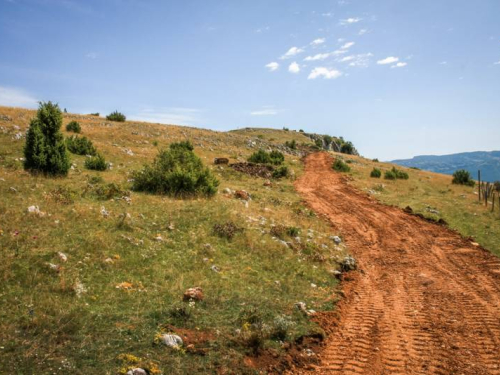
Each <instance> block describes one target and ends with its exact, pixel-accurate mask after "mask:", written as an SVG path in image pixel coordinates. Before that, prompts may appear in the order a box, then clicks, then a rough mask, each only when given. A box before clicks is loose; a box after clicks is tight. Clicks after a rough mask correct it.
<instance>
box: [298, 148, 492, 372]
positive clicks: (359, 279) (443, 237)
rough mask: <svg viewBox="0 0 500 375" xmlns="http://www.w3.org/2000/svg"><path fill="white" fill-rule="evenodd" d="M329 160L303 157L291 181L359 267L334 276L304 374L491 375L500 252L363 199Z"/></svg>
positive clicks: (323, 155) (318, 156) (322, 155)
mask: <svg viewBox="0 0 500 375" xmlns="http://www.w3.org/2000/svg"><path fill="white" fill-rule="evenodd" d="M331 163H332V157H331V156H330V155H329V154H327V153H315V154H311V155H309V156H308V157H307V159H306V161H305V174H304V175H303V176H302V177H301V178H300V179H299V180H298V181H297V182H296V189H297V190H298V191H299V193H301V195H302V196H303V198H304V199H305V200H306V201H307V203H308V204H309V205H310V207H311V208H312V209H314V210H315V211H316V212H317V213H318V214H322V215H325V216H326V217H327V218H328V220H329V221H330V222H331V223H332V224H333V226H334V227H335V228H336V229H338V230H339V231H340V233H342V236H343V238H344V240H345V242H346V244H347V245H348V247H349V249H350V251H351V253H352V254H353V255H354V257H355V258H356V259H357V261H358V263H359V270H358V271H355V272H353V273H351V274H349V277H348V279H349V281H344V282H343V292H344V295H345V297H344V298H343V299H342V300H341V302H340V303H339V305H338V308H337V311H338V317H337V318H335V319H334V318H332V319H331V321H327V322H326V323H325V324H326V325H327V326H328V327H325V328H326V329H327V330H328V331H329V332H331V334H330V335H329V337H328V338H327V342H326V344H325V348H324V350H323V352H322V353H321V354H320V358H321V363H320V365H319V366H318V367H317V368H316V369H315V370H314V371H313V372H315V373H319V374H475V375H477V374H500V260H499V259H498V258H496V257H495V256H493V255H492V254H490V253H489V252H487V251H485V250H484V249H481V248H480V247H478V246H475V245H474V244H473V243H472V242H471V241H470V240H467V239H464V238H462V237H461V236H460V235H459V234H457V233H456V232H454V231H452V230H450V229H448V228H446V227H443V226H439V225H436V224H433V223H429V222H427V221H425V220H423V219H421V218H419V217H416V216H413V215H410V214H407V213H405V212H403V211H402V210H401V209H399V208H396V207H390V206H386V205H383V204H380V203H378V202H376V201H375V200H372V199H371V198H370V197H368V196H367V195H366V194H364V193H362V192H360V191H358V190H357V189H355V188H354V187H352V186H351V185H349V184H348V183H347V180H346V178H345V177H344V176H343V175H341V174H339V173H336V172H334V171H333V170H332V169H331V168H330V166H331ZM297 373H300V371H297Z"/></svg>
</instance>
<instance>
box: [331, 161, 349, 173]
mask: <svg viewBox="0 0 500 375" xmlns="http://www.w3.org/2000/svg"><path fill="white" fill-rule="evenodd" d="M332 168H333V170H334V171H337V172H350V171H351V167H349V166H348V165H347V164H346V163H344V161H343V160H342V159H335V161H334V162H333V165H332Z"/></svg>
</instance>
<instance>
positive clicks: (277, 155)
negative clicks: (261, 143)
mask: <svg viewBox="0 0 500 375" xmlns="http://www.w3.org/2000/svg"><path fill="white" fill-rule="evenodd" d="M269 157H270V158H271V164H274V165H280V164H283V162H284V161H285V155H283V154H282V153H281V152H279V151H271V152H270V153H269Z"/></svg>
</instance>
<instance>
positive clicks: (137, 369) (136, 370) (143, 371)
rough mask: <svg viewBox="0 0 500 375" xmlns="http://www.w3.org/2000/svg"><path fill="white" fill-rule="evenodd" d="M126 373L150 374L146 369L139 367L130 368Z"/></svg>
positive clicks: (132, 374)
mask: <svg viewBox="0 0 500 375" xmlns="http://www.w3.org/2000/svg"><path fill="white" fill-rule="evenodd" d="M126 375H148V373H147V372H146V370H144V369H142V368H140V367H137V368H133V369H132V370H128V371H127V374H126Z"/></svg>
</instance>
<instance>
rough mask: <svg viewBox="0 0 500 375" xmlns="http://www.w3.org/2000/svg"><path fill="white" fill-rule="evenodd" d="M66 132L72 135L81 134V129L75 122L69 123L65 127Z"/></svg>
mask: <svg viewBox="0 0 500 375" xmlns="http://www.w3.org/2000/svg"><path fill="white" fill-rule="evenodd" d="M66 130H67V131H69V132H73V133H81V132H82V127H81V126H80V124H79V123H78V122H76V121H71V122H70V123H69V124H68V125H66Z"/></svg>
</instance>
